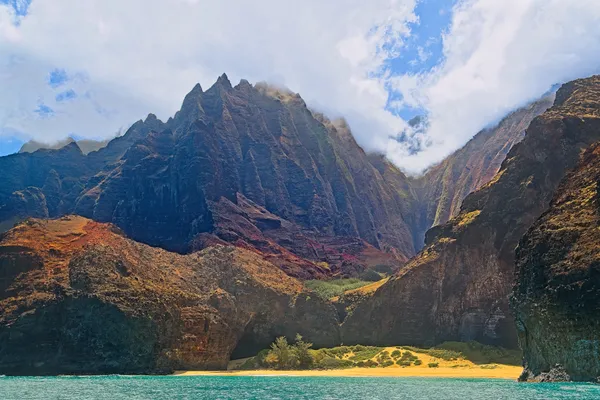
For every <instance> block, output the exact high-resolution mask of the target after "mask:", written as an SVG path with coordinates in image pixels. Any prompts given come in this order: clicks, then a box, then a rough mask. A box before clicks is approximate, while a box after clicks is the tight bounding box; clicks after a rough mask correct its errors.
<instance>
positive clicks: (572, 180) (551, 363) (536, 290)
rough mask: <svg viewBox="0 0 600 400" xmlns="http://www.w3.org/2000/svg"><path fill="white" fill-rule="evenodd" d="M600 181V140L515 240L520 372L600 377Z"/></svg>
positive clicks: (550, 377)
mask: <svg viewBox="0 0 600 400" xmlns="http://www.w3.org/2000/svg"><path fill="white" fill-rule="evenodd" d="M599 182H600V145H598V144H596V145H595V146H593V148H591V149H590V150H588V151H587V152H586V153H585V154H584V156H583V158H582V161H581V162H580V164H579V165H578V167H577V168H576V169H575V170H574V171H573V172H572V173H570V174H568V175H567V176H566V177H565V179H564V180H563V182H562V183H561V185H560V187H559V189H558V191H557V194H556V196H555V197H554V199H553V200H552V204H551V205H550V208H549V210H547V211H546V212H545V213H544V214H543V215H542V216H541V217H540V218H539V219H538V220H537V221H536V222H535V224H534V225H533V227H532V228H531V229H530V230H529V231H528V232H527V234H526V235H525V236H524V237H523V239H522V240H521V242H520V244H519V247H518V248H517V252H516V262H517V283H516V285H515V288H514V292H513V297H512V302H511V305H512V307H513V309H514V312H515V315H516V320H517V329H518V332H519V341H520V344H521V347H522V348H523V353H524V361H525V371H524V373H523V375H522V376H521V379H523V380H538V381H563V380H577V381H594V382H597V381H598V379H600V251H599V250H600V249H599V246H600V230H599V226H600V197H599V192H598V190H599V188H598V184H599ZM558 372H560V373H558Z"/></svg>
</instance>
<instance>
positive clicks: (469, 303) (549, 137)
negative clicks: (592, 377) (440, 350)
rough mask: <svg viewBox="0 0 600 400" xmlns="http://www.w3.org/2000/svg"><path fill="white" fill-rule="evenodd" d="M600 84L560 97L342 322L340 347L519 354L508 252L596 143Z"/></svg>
mask: <svg viewBox="0 0 600 400" xmlns="http://www.w3.org/2000/svg"><path fill="white" fill-rule="evenodd" d="M599 115H600V77H591V78H588V79H583V80H578V81H574V82H571V83H568V84H566V85H563V87H562V88H561V89H560V90H559V91H558V93H557V95H556V100H555V104H554V106H553V107H552V108H550V109H549V110H547V111H546V112H545V113H544V114H542V115H541V116H539V117H537V118H535V119H534V120H533V122H532V123H531V125H530V126H529V128H528V129H527V132H526V135H525V138H524V139H523V141H522V142H520V143H519V144H517V145H515V146H514V147H513V148H512V149H511V150H510V152H509V153H508V155H507V157H506V159H505V161H504V162H503V163H502V167H501V169H500V171H499V172H498V173H497V174H496V176H495V177H494V178H493V179H492V180H491V181H490V182H489V183H488V184H486V185H485V186H484V187H482V188H481V189H479V191H477V192H475V193H472V194H471V195H469V196H467V198H466V199H465V200H464V202H463V205H462V208H461V212H460V214H459V215H458V216H457V217H455V218H454V219H452V220H451V221H450V222H448V223H447V224H445V225H442V226H439V227H436V228H433V229H431V230H430V231H429V232H428V233H427V238H426V241H427V245H426V247H425V249H424V250H423V251H422V252H421V253H420V254H418V255H417V256H416V257H415V258H414V259H412V260H411V261H410V262H409V263H408V264H407V265H406V266H405V267H404V268H402V269H401V270H400V271H399V272H398V274H397V275H396V276H395V277H394V278H393V279H391V280H390V281H389V282H387V283H386V284H385V285H383V286H382V287H381V288H380V289H379V290H377V292H375V294H374V295H373V297H371V298H370V299H368V300H367V301H365V302H363V303H361V304H360V305H359V306H358V307H357V309H356V310H355V312H354V313H353V314H352V315H350V316H349V318H348V319H347V320H346V321H345V322H344V325H343V331H342V337H343V341H344V343H347V344H350V343H358V342H360V343H364V344H393V343H407V344H416V345H431V344H435V343H439V342H442V341H446V340H461V341H466V340H477V341H480V342H483V343H489V344H496V345H503V346H506V347H515V346H517V334H516V329H515V324H514V318H513V316H512V314H511V312H510V309H509V306H508V296H509V293H510V292H511V290H512V286H513V283H514V261H515V259H514V249H515V247H516V245H517V243H518V241H519V240H520V238H521V237H522V235H523V234H524V233H525V232H526V231H527V229H528V228H529V227H530V226H531V224H532V223H533V222H534V221H535V220H536V219H537V218H538V217H539V216H540V215H541V213H542V212H543V211H544V210H545V209H546V208H547V206H548V204H549V202H550V200H551V199H552V196H553V194H554V192H555V190H556V188H557V186H558V184H559V182H560V180H561V179H562V177H563V176H564V175H565V173H566V172H567V171H568V170H569V169H571V168H573V167H574V166H575V164H576V162H577V160H578V158H579V154H580V153H581V151H582V149H585V148H586V147H588V146H589V145H591V144H592V143H594V142H596V141H597V140H599V139H600V119H598V116H599Z"/></svg>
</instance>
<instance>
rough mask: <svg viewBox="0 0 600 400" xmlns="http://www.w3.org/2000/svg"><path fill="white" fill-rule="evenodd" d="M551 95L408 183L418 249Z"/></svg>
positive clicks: (496, 165)
mask: <svg viewBox="0 0 600 400" xmlns="http://www.w3.org/2000/svg"><path fill="white" fill-rule="evenodd" d="M554 97H555V96H554V94H549V95H547V96H544V97H542V98H541V99H539V100H537V101H534V102H533V103H531V104H529V105H527V106H525V107H523V108H520V109H518V110H516V111H514V112H512V113H510V114H509V115H508V116H506V117H505V118H504V119H502V121H500V122H499V123H498V125H497V126H495V127H493V128H486V129H484V130H482V131H481V132H479V133H478V134H477V135H475V136H474V137H473V139H471V140H470V141H469V142H468V143H467V144H465V145H464V146H463V147H462V148H461V149H459V150H457V151H456V152H454V153H453V154H451V155H450V156H448V157H447V158H446V159H444V161H442V162H441V163H439V164H438V165H435V166H433V167H431V168H430V169H429V170H428V171H427V172H426V173H425V174H424V175H423V176H422V177H419V178H417V179H415V180H413V181H412V182H411V186H412V187H413V188H414V191H415V195H416V198H417V201H416V202H415V205H414V211H413V213H415V214H417V215H418V216H419V218H420V220H419V221H418V223H417V224H416V225H415V226H414V228H413V229H414V230H415V233H414V234H415V236H416V237H417V239H416V240H418V247H417V248H418V249H421V248H422V246H423V243H424V238H425V233H426V231H427V230H428V229H429V228H431V227H432V226H437V225H442V224H445V223H446V222H448V220H449V219H451V218H453V217H455V216H456V215H458V213H459V212H460V207H461V205H462V202H463V200H464V199H465V197H467V195H469V194H470V193H472V192H474V191H476V190H477V189H479V188H481V187H482V186H484V185H485V184H486V183H488V182H489V181H490V180H492V178H493V177H494V176H495V175H496V173H497V172H498V171H499V170H500V166H501V164H502V161H504V159H505V158H506V155H507V154H508V152H509V151H510V149H512V148H513V146H514V145H516V144H517V143H519V142H520V141H521V140H522V139H523V137H524V136H525V130H526V129H527V127H528V126H529V124H530V123H531V121H532V120H533V119H534V118H535V117H537V116H538V115H540V114H542V113H543V112H544V111H546V110H547V109H548V108H550V107H551V106H552V103H553V102H554Z"/></svg>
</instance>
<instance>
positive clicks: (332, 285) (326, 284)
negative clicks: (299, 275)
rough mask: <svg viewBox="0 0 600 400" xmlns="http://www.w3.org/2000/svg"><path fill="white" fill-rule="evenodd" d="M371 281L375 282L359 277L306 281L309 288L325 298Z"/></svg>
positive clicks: (338, 294)
mask: <svg viewBox="0 0 600 400" xmlns="http://www.w3.org/2000/svg"><path fill="white" fill-rule="evenodd" d="M371 283H373V282H369V281H364V280H361V279H358V278H349V279H333V280H329V281H320V280H314V281H306V282H304V284H305V285H306V287H307V288H309V289H310V290H312V291H314V292H315V293H316V294H317V295H318V296H319V297H321V298H323V299H331V298H332V297H336V296H340V295H342V294H343V293H344V292H345V291H347V290H352V289H358V288H361V287H363V286H366V285H369V284H371Z"/></svg>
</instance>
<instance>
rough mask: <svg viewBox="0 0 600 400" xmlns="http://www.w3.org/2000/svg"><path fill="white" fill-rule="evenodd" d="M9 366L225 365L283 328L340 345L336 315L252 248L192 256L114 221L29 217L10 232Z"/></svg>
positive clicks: (160, 368) (0, 241)
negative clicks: (142, 239)
mask: <svg viewBox="0 0 600 400" xmlns="http://www.w3.org/2000/svg"><path fill="white" fill-rule="evenodd" d="M0 270H1V271H2V280H0V309H1V310H2V313H0V374H6V375H49V374H50V375H56V374H132V373H135V374H140V373H144V374H148V373H170V372H172V371H174V370H182V369H183V370H185V369H192V370H193V369H224V368H226V366H227V362H228V361H229V358H230V355H231V354H232V353H234V352H235V354H236V356H237V357H240V356H242V357H243V356H249V355H253V354H256V352H258V351H259V350H261V349H263V348H266V347H268V345H269V344H270V343H271V342H272V341H273V340H274V339H275V337H277V336H280V335H287V336H288V337H293V336H294V335H295V334H296V333H301V334H302V335H303V336H304V337H306V338H307V339H308V340H310V341H311V342H314V343H315V345H316V346H324V347H329V346H335V345H337V344H339V327H338V320H337V317H336V312H335V309H334V307H333V306H332V305H331V304H327V303H326V302H325V301H323V300H320V299H319V298H318V297H317V296H311V294H310V293H307V292H306V291H305V290H304V289H303V285H302V283H301V282H300V281H298V280H296V279H294V278H291V277H289V276H287V275H286V274H284V273H283V272H281V271H280V270H279V268H277V267H276V266H275V265H273V264H271V263H269V262H266V261H264V260H263V259H262V258H261V257H259V256H257V255H256V254H255V253H252V252H249V251H247V250H243V249H239V248H234V247H224V246H216V247H211V248H210V249H207V250H205V251H202V252H199V253H195V254H192V255H180V254H175V253H170V252H167V251H165V250H161V249H157V248H152V247H150V246H147V245H144V244H140V243H136V242H134V241H132V240H129V239H127V238H125V237H124V236H123V235H122V234H121V233H120V231H119V230H118V229H117V228H116V227H114V226H112V225H109V224H101V223H97V222H92V221H90V220H87V219H85V218H82V217H77V216H66V217H62V218H60V219H55V220H51V221H46V220H34V219H29V220H27V221H26V222H24V223H22V224H20V225H18V226H17V227H15V228H14V229H12V230H10V231H8V232H7V233H5V234H4V235H2V237H1V238H0Z"/></svg>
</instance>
